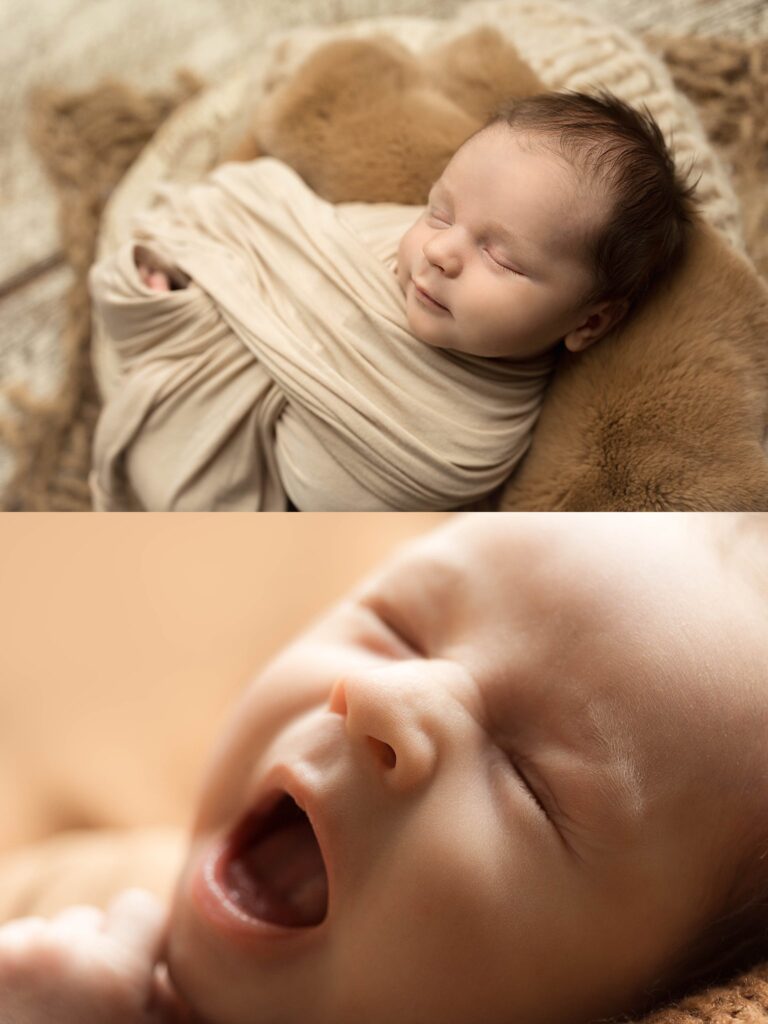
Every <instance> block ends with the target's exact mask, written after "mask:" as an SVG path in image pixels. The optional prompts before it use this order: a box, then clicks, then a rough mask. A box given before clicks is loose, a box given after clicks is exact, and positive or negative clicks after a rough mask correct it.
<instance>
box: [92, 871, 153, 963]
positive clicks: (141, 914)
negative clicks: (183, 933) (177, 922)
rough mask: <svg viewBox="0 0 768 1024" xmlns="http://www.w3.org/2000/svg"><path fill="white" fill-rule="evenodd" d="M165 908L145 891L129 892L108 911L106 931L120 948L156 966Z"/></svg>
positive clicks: (128, 890) (135, 890) (118, 899)
mask: <svg viewBox="0 0 768 1024" xmlns="http://www.w3.org/2000/svg"><path fill="white" fill-rule="evenodd" d="M164 923H165V907H164V906H163V905H162V903H161V902H160V900H158V899H157V897H156V896H153V895H152V893H150V892H147V891H146V890H145V889H126V890H125V891H124V892H121V893H120V894H119V895H118V896H116V897H115V898H114V900H113V901H112V903H111V904H110V905H109V907H108V909H107V916H106V922H105V931H106V932H107V933H108V934H109V935H110V936H111V937H112V938H113V939H115V940H116V941H117V942H119V943H120V945H121V946H123V947H124V948H126V949H127V950H130V951H131V952H133V953H135V954H138V955H139V956H140V957H141V958H142V959H143V960H145V961H146V962H147V963H154V961H155V960H156V958H157V955H158V953H159V951H160V944H161V941H162V933H163V925H164Z"/></svg>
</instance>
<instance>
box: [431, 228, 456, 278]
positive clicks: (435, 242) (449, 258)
mask: <svg viewBox="0 0 768 1024" xmlns="http://www.w3.org/2000/svg"><path fill="white" fill-rule="evenodd" d="M424 255H425V257H426V259H427V262H428V263H430V264H431V265H432V266H433V267H437V268H438V269H439V270H442V272H443V273H444V274H445V275H446V277H455V276H456V275H457V274H458V272H459V270H460V269H461V259H460V257H459V254H458V252H456V250H455V248H454V247H453V246H452V245H451V243H450V240H449V239H448V238H447V237H441V238H439V239H437V238H434V239H430V241H429V242H427V243H425V245H424Z"/></svg>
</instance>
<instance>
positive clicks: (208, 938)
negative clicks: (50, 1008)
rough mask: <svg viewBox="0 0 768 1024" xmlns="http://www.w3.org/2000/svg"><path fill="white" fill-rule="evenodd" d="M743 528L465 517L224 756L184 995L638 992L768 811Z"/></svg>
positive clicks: (298, 997)
mask: <svg viewBox="0 0 768 1024" xmlns="http://www.w3.org/2000/svg"><path fill="white" fill-rule="evenodd" d="M728 522H730V521H728ZM726 526H727V523H726V521H725V520H717V519H716V518H709V517H706V516H696V517H685V516H674V515H673V516H665V517H663V518H662V517H655V518H654V517H653V516H615V517H610V516H609V517H606V516H602V517H601V516H575V515H567V516H562V517H560V516H524V515H509V516H505V515H493V514H490V515H487V516H486V515H480V514H475V515H470V516H467V517H459V518H456V519H454V520H452V521H450V522H449V523H448V525H447V526H445V527H442V528H441V529H439V530H437V531H435V532H434V533H433V534H431V535H429V536H428V537H427V538H426V539H420V540H418V541H417V542H415V543H413V544H411V545H410V546H409V547H407V548H405V549H404V550H403V551H402V552H401V553H400V554H399V555H398V557H397V558H395V559H394V560H393V561H392V562H390V563H389V564H388V565H387V566H386V567H385V568H384V570H383V571H382V572H381V573H380V574H378V575H377V576H376V577H375V578H373V579H372V580H369V581H368V582H366V583H365V584H364V585H363V586H362V587H360V588H359V589H358V590H357V591H356V592H355V593H353V594H352V595H351V596H350V597H349V599H348V600H345V601H343V602H342V603H340V604H339V605H338V606H337V607H335V608H334V609H333V610H332V611H331V612H330V613H329V614H328V615H327V616H326V617H324V618H323V619H322V620H321V621H319V622H318V623H317V624H316V625H315V626H314V627H313V628H311V629H310V630H308V631H307V632H306V633H305V634H304V635H303V636H301V637H300V638H299V639H298V640H297V641H296V642H295V643H294V644H293V645H292V646H290V647H289V648H287V649H286V650H285V651H284V652H283V653H282V654H281V655H280V656H279V657H278V658H277V659H276V660H275V661H273V662H272V663H271V664H270V665H269V666H268V667H267V668H266V670H265V671H264V672H263V673H262V674H261V675H260V676H259V677H258V679H257V680H256V681H255V682H254V683H253V684H252V685H251V687H250V688H249V689H248V691H247V692H246V694H245V695H244V698H243V700H242V701H241V703H240V705H239V707H238V708H237V710H236V714H235V715H234V717H233V719H232V722H231V725H230V728H229V730H228V731H227V733H226V735H225V736H224V737H223V738H222V740H221V742H220V743H219V746H218V750H217V752H216V755H215V757H214V759H213V763H212V765H211V766H210V771H209V773H208V777H207V781H206V785H205V787H204V791H203V793H202V796H201V801H200V805H199V810H198V814H197V818H196V821H195V825H194V832H193V839H192V844H191V849H190V853H189V857H188V860H187V864H186V866H185V869H184V872H183V874H182V878H181V881H180V884H179V888H178V892H177V895H176V899H175V903H174V908H173V913H172V919H171V927H170V936H169V942H168V962H169V968H170V972H171V976H172V979H173V981H174V983H175V985H176V986H177V988H178V990H179V992H180V994H181V995H182V997H183V998H184V999H185V1000H187V1001H188V1003H189V1004H190V1006H191V1007H192V1008H193V1009H194V1010H195V1011H196V1012H197V1013H199V1014H200V1015H201V1016H202V1017H203V1018H204V1019H205V1020H206V1021H210V1022H213V1024H363V1022H365V1024H392V1022H393V1021H398V1022H403V1024H433V1022H437V1021H439V1022H440V1024H510V1022H514V1024H579V1022H585V1021H589V1020H592V1019H594V1018H596V1017H599V1016H608V1015H610V1014H613V1013H618V1012H623V1011H627V1010H630V1009H632V1007H633V1004H634V1003H635V1002H638V1003H639V1002H641V995H642V993H643V992H644V990H645V988H646V987H647V986H648V985H649V984H650V983H651V981H653V980H655V979H657V978H658V977H660V976H663V975H664V972H665V970H666V969H667V967H668V965H669V963H670V960H671V958H672V957H673V956H674V955H675V954H676V953H677V952H678V951H679V950H680V949H681V948H682V947H683V946H684V945H685V943H686V942H687V941H688V940H689V939H690V937H691V936H692V935H693V934H695V933H696V931H697V929H698V928H699V927H700V925H701V923H702V922H703V921H705V920H706V918H707V916H708V914H709V913H710V912H711V909H712V907H713V905H714V901H715V900H716V899H717V895H718V885H719V884H721V883H720V882H718V883H717V884H715V881H714V880H715V878H716V877H717V879H718V880H721V879H725V878H727V875H728V868H729V865H731V864H732V863H735V862H736V856H737V852H738V851H734V850H732V849H731V848H730V847H729V845H728V844H729V843H730V842H732V837H733V835H734V834H742V833H740V832H738V827H739V826H743V824H744V821H745V819H746V820H748V819H749V817H750V815H755V814H757V810H756V805H753V804H751V803H750V800H755V801H756V800H757V799H758V797H757V795H756V789H755V787H754V786H752V787H751V788H750V786H749V785H745V783H747V782H748V780H750V779H754V778H756V777H758V775H759V772H760V771H761V770H763V769H762V761H761V758H762V751H761V749H760V744H759V743H757V742H754V738H755V737H759V736H760V735H762V734H764V729H765V726H766V722H765V719H766V713H765V710H764V703H765V702H764V701H762V700H760V701H758V700H756V694H757V693H758V690H757V689H756V687H755V680H756V678H757V675H758V673H759V671H761V668H760V666H762V665H764V664H765V661H766V652H765V650H764V649H763V646H762V645H763V644H764V639H763V621H764V619H763V616H764V612H763V610H762V608H760V610H759V612H758V611H757V610H756V609H757V607H758V606H757V599H756V597H755V596H754V594H753V591H752V590H751V589H750V587H749V585H748V584H747V583H746V582H745V581H744V577H743V576H742V575H741V574H739V573H734V572H733V571H731V569H730V567H729V561H728V555H727V551H728V546H727V545H724V543H722V538H720V539H718V538H719V534H718V531H722V530H724V529H725V528H726ZM729 528H730V527H729ZM761 708H762V710H761ZM750 740H752V743H750V742H749V741H750ZM753 748H754V749H753ZM763 773H764V770H763ZM750 794H753V795H750ZM713 820H715V821H717V823H718V825H717V829H714V830H713V829H712V821H713ZM722 884H724V882H723V883H722Z"/></svg>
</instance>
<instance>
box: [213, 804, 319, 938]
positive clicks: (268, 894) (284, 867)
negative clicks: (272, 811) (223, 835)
mask: <svg viewBox="0 0 768 1024" xmlns="http://www.w3.org/2000/svg"><path fill="white" fill-rule="evenodd" d="M227 874H228V879H227V880H228V883H229V888H230V893H231V896H232V897H233V898H234V899H235V900H236V901H237V903H238V905H239V906H241V907H242V909H243V910H244V911H245V912H246V913H247V914H250V915H252V916H253V917H259V918H261V919H262V920H264V921H270V922H272V923H273V924H281V925H287V926H289V927H301V926H308V925H314V924H319V923H320V921H322V920H323V918H324V917H325V913H326V909H327V905H328V879H327V876H326V873H325V865H324V863H323V858H322V855H321V853H320V848H319V847H318V845H317V840H316V839H315V834H314V832H313V831H312V826H311V825H310V824H309V820H308V819H307V818H306V817H304V818H303V819H302V820H300V821H291V822H289V823H284V824H282V825H281V826H280V827H278V828H277V829H276V830H275V831H272V832H269V833H268V834H267V835H265V836H262V837H261V838H259V839H257V840H256V841H255V842H254V843H252V844H251V845H249V846H247V847H245V849H243V850H241V851H240V853H239V854H238V855H237V856H236V857H234V858H233V860H232V861H231V862H230V864H229V867H228V870H227Z"/></svg>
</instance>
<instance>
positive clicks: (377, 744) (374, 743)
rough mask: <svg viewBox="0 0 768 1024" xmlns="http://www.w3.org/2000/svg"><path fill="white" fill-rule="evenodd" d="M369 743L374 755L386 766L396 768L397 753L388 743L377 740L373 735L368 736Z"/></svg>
mask: <svg viewBox="0 0 768 1024" xmlns="http://www.w3.org/2000/svg"><path fill="white" fill-rule="evenodd" d="M365 738H366V739H367V740H368V744H369V746H370V747H371V749H372V750H373V753H374V756H375V757H376V758H378V760H379V761H381V763H382V764H383V765H384V767H385V768H394V767H395V765H396V763H397V755H396V754H395V752H394V750H393V749H392V747H390V745H389V744H388V743H384V742H383V741H382V740H377V739H375V738H374V737H373V736H366V737H365Z"/></svg>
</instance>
